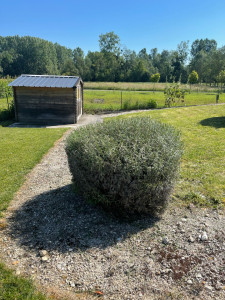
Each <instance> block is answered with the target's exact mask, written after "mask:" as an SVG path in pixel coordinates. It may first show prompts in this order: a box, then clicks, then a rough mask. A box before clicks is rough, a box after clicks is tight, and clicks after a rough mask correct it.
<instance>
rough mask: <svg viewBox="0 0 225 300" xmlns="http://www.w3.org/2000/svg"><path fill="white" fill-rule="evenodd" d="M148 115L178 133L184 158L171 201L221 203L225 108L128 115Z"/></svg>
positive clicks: (224, 182)
mask: <svg viewBox="0 0 225 300" xmlns="http://www.w3.org/2000/svg"><path fill="white" fill-rule="evenodd" d="M137 115H139V116H150V117H152V118H155V119H158V120H160V121H162V122H166V123H169V124H171V125H173V126H175V127H176V128H178V129H179V130H180V131H181V134H182V140H183V143H184V155H183V159H182V164H181V178H180V180H179V182H178V183H177V185H176V188H175V191H174V198H175V199H176V200H178V201H181V203H182V204H188V203H190V202H192V203H194V204H196V205H200V206H211V207H219V206H220V205H221V204H225V105H218V106H203V107H185V108H172V109H164V110H154V111H149V112H141V113H138V114H128V115H123V116H120V117H119V118H130V117H132V116H137Z"/></svg>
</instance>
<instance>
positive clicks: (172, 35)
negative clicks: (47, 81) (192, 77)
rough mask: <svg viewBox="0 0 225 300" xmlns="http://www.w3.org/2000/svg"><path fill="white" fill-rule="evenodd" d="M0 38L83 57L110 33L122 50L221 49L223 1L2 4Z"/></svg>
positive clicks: (20, 0)
mask: <svg viewBox="0 0 225 300" xmlns="http://www.w3.org/2000/svg"><path fill="white" fill-rule="evenodd" d="M0 20H1V22H0V35H1V36H9V35H19V36H25V35H30V36H35V37H39V38H43V39H46V40H49V41H52V42H53V43H55V42H57V43H59V44H60V45H63V46H66V47H69V48H72V49H74V48H76V47H80V48H82V49H83V51H84V52H85V53H87V52H88V50H91V51H98V50H99V43H98V40H99V35H100V34H105V33H107V32H111V31H114V32H115V33H116V34H117V35H118V36H119V37H120V42H121V45H122V47H123V46H126V47H127V48H128V49H131V50H135V51H136V52H139V51H140V50H141V49H143V48H146V49H147V51H148V52H149V51H150V49H152V48H158V50H159V51H160V52H161V51H162V50H163V49H166V50H175V49H176V47H177V45H178V44H179V43H180V42H181V41H189V43H190V45H191V43H192V42H193V41H194V40H196V39H201V38H202V39H205V38H209V39H215V40H216V41H217V43H218V46H219V47H221V46H224V45H225V0H214V1H209V0H195V1H193V0H189V1H182V0H180V1H178V0H169V1H168V0H158V1H156V0H154V1H153V0H149V1H147V0H136V1H134V0H129V1H123V0H120V1H118V0H114V1H110V0H108V1H107V0H105V1H102V0H95V1H90V0H79V1H77V0H63V1H62V0H61V1H59V0H54V1H53V0H45V1H43V0H38V1H37V0H36V1H33V0H30V1H27V0H10V1H2V2H1V5H0Z"/></svg>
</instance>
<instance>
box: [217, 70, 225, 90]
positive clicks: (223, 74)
mask: <svg viewBox="0 0 225 300" xmlns="http://www.w3.org/2000/svg"><path fill="white" fill-rule="evenodd" d="M217 80H218V82H219V83H220V84H221V91H222V87H223V83H225V70H222V71H220V73H219V75H218V77H217Z"/></svg>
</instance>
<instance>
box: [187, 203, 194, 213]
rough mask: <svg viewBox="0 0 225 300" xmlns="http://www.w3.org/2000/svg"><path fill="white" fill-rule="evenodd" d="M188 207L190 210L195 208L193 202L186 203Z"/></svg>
mask: <svg viewBox="0 0 225 300" xmlns="http://www.w3.org/2000/svg"><path fill="white" fill-rule="evenodd" d="M188 208H189V209H190V210H191V211H192V210H193V209H194V208H195V206H194V204H193V203H190V204H189V205H188Z"/></svg>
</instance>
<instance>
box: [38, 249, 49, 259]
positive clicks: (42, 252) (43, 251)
mask: <svg viewBox="0 0 225 300" xmlns="http://www.w3.org/2000/svg"><path fill="white" fill-rule="evenodd" d="M39 254H40V256H41V257H43V256H46V255H48V252H47V251H46V250H40V251H39Z"/></svg>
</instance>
